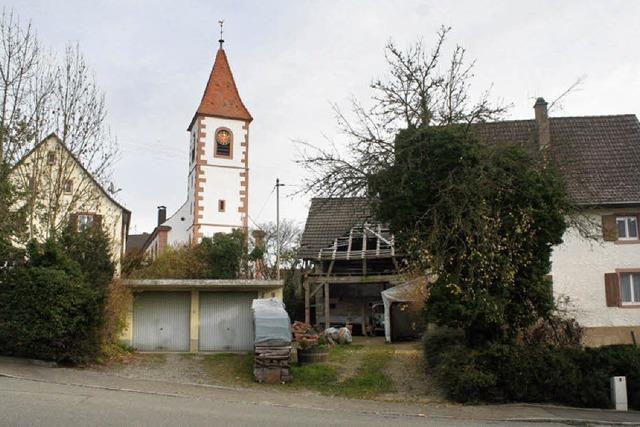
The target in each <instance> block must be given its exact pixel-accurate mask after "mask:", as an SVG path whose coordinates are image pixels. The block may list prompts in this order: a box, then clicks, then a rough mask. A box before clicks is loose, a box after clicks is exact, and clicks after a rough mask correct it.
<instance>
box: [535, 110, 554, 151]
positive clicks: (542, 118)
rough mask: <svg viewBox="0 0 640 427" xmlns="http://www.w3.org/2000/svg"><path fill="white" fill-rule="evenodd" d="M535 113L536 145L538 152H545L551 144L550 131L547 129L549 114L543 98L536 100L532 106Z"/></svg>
mask: <svg viewBox="0 0 640 427" xmlns="http://www.w3.org/2000/svg"><path fill="white" fill-rule="evenodd" d="M533 109H534V110H535V113H536V125H537V127H538V144H539V145H540V150H541V151H543V152H546V151H547V150H548V149H549V145H550V144H551V129H550V127H549V114H548V112H547V101H545V100H544V98H538V99H536V103H535V104H534V105H533Z"/></svg>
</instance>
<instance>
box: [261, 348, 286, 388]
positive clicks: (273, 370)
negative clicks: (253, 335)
mask: <svg viewBox="0 0 640 427" xmlns="http://www.w3.org/2000/svg"><path fill="white" fill-rule="evenodd" d="M253 374H254V376H255V378H256V381H258V382H261V383H262V382H264V383H268V384H277V383H283V382H289V381H291V345H290V344H288V345H260V344H256V346H255V357H254V365H253Z"/></svg>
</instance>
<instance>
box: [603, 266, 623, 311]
mask: <svg viewBox="0 0 640 427" xmlns="http://www.w3.org/2000/svg"><path fill="white" fill-rule="evenodd" d="M604 290H605V294H606V297H607V307H619V306H620V283H619V281H618V274H617V273H605V274H604Z"/></svg>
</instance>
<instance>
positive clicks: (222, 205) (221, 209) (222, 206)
mask: <svg viewBox="0 0 640 427" xmlns="http://www.w3.org/2000/svg"><path fill="white" fill-rule="evenodd" d="M225 205H226V203H225V201H224V200H218V212H224V210H225V208H226V206H225Z"/></svg>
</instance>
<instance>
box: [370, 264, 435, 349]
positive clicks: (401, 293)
mask: <svg viewBox="0 0 640 427" xmlns="http://www.w3.org/2000/svg"><path fill="white" fill-rule="evenodd" d="M426 283H427V280H426V278H425V277H418V278H416V279H413V280H410V281H408V282H406V283H403V284H401V285H397V286H394V287H393V288H389V289H387V290H385V291H382V292H381V294H382V303H383V304H384V338H385V340H386V341H387V342H391V304H392V303H394V302H422V301H424V299H425V296H426V292H425V291H426Z"/></svg>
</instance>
